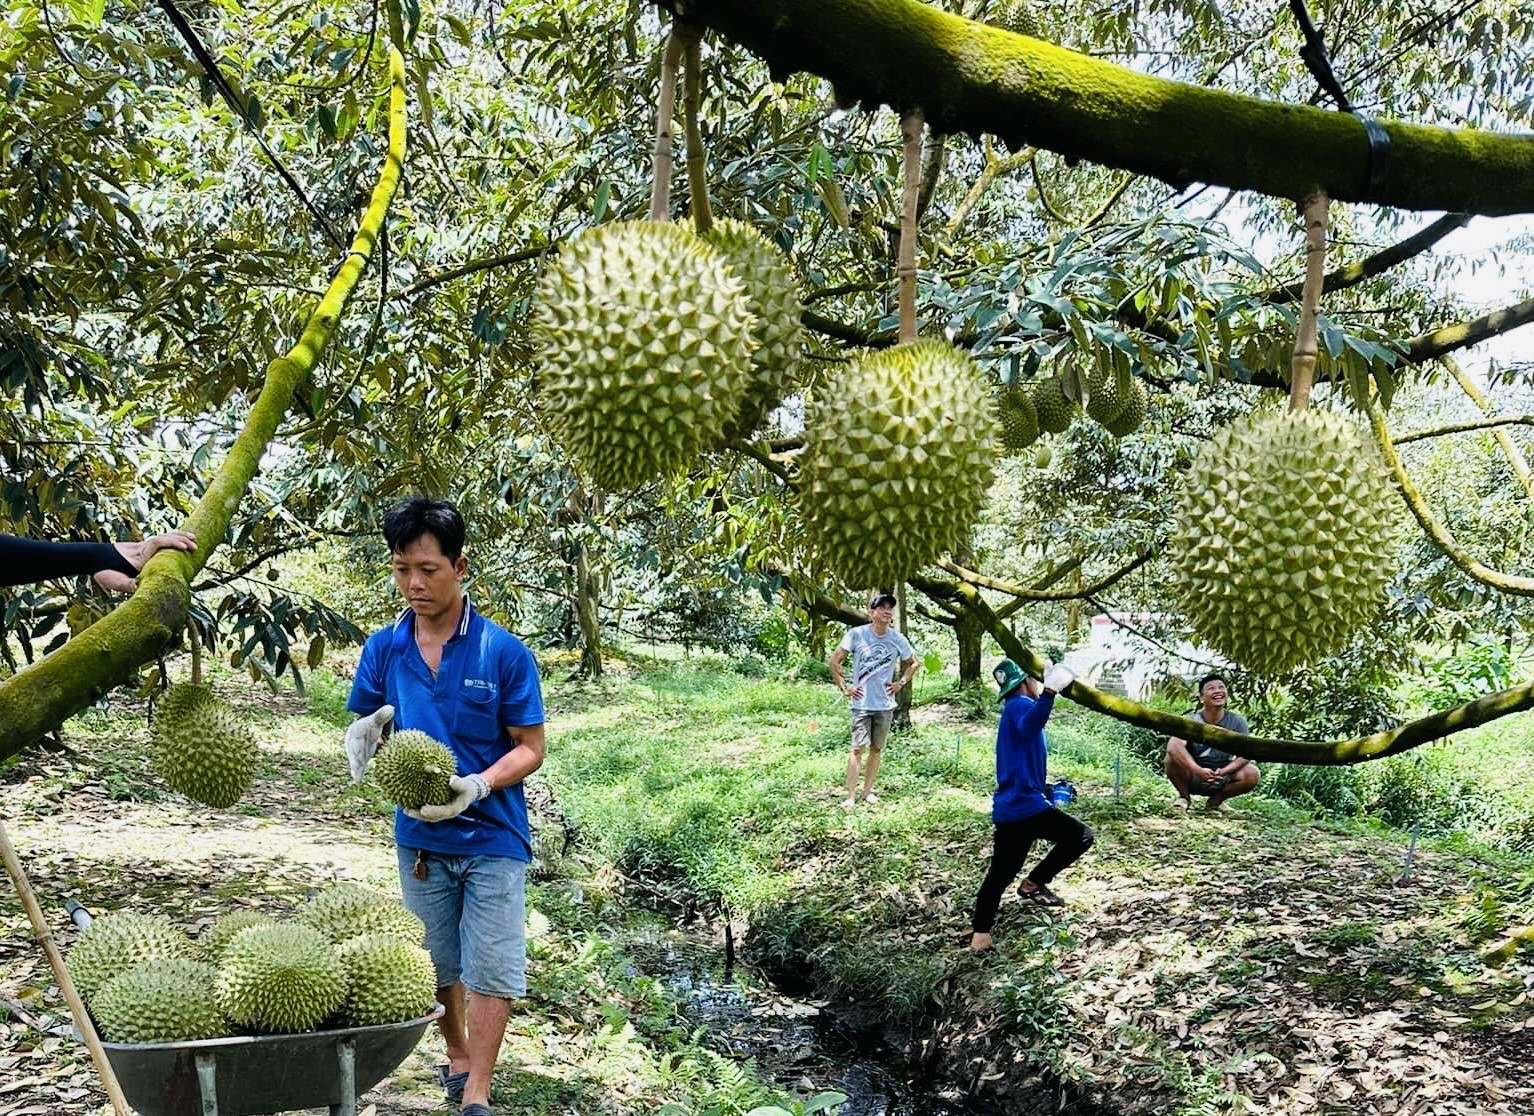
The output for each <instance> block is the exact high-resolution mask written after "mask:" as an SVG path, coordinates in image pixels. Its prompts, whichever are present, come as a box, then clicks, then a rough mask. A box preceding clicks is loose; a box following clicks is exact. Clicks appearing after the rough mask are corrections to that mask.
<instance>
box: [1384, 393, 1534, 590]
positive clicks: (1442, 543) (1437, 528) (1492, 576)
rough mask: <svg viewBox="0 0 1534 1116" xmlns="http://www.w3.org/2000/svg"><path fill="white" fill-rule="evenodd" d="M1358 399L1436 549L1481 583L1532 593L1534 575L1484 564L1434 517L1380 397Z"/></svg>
mask: <svg viewBox="0 0 1534 1116" xmlns="http://www.w3.org/2000/svg"><path fill="white" fill-rule="evenodd" d="M1358 402H1359V405H1360V406H1361V407H1363V408H1364V410H1365V413H1367V414H1368V416H1369V425H1370V426H1371V427H1373V428H1374V438H1375V441H1377V442H1378V443H1379V447H1380V453H1381V454H1383V455H1384V458H1385V464H1386V465H1388V466H1389V467H1390V471H1391V473H1393V474H1394V476H1395V482H1396V488H1397V489H1398V490H1400V493H1401V496H1402V497H1403V498H1404V499H1405V500H1406V506H1407V507H1409V508H1410V509H1411V513H1412V515H1413V516H1415V517H1416V519H1417V522H1418V524H1420V525H1421V527H1422V529H1423V530H1424V531H1425V532H1427V535H1428V537H1429V538H1431V539H1432V540H1433V542H1435V543H1436V544H1437V545H1438V549H1439V550H1442V551H1443V552H1444V554H1445V555H1447V556H1448V558H1449V561H1451V562H1453V563H1454V564H1455V565H1456V566H1458V567H1459V568H1460V569H1461V570H1463V571H1464V572H1465V573H1466V574H1468V575H1469V576H1471V577H1473V578H1474V579H1475V580H1476V581H1479V582H1480V583H1481V584H1482V585H1487V586H1490V587H1491V588H1493V589H1496V590H1498V591H1499V592H1503V593H1511V594H1513V595H1514V596H1518V597H1534V578H1530V577H1519V576H1518V575H1516V574H1505V573H1502V572H1500V571H1498V570H1494V569H1492V568H1491V567H1490V566H1487V565H1483V564H1482V563H1480V562H1478V561H1476V560H1475V559H1474V558H1473V557H1471V555H1470V552H1469V551H1467V550H1466V549H1465V548H1464V547H1462V546H1460V545H1459V543H1458V542H1457V541H1455V538H1454V536H1453V535H1451V534H1449V529H1448V528H1447V527H1445V526H1444V525H1443V524H1442V523H1440V522H1438V519H1437V517H1436V516H1434V515H1433V510H1432V509H1431V508H1429V507H1428V506H1427V501H1426V500H1425V499H1423V497H1422V492H1421V491H1420V490H1419V489H1418V488H1417V485H1416V484H1415V482H1413V481H1412V479H1411V477H1410V476H1409V475H1408V474H1407V472H1406V466H1405V465H1403V464H1402V463H1401V455H1400V454H1398V453H1397V452H1396V447H1395V442H1394V441H1392V439H1391V437H1390V427H1389V426H1388V425H1387V424H1386V422H1385V412H1384V410H1383V409H1382V408H1381V407H1380V404H1379V400H1377V399H1375V398H1374V397H1373V396H1372V395H1371V396H1365V397H1364V398H1362V399H1360V400H1359V401H1358Z"/></svg>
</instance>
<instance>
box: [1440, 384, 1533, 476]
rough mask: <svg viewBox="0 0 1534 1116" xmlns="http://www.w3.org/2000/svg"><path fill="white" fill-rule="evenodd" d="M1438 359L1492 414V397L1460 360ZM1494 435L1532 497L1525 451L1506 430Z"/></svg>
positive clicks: (1476, 403)
mask: <svg viewBox="0 0 1534 1116" xmlns="http://www.w3.org/2000/svg"><path fill="white" fill-rule="evenodd" d="M1438 359H1439V361H1440V362H1441V363H1442V364H1443V366H1444V367H1445V368H1447V369H1448V370H1449V375H1451V376H1453V377H1454V380H1455V382H1456V383H1458V384H1459V386H1460V387H1461V388H1462V389H1463V390H1464V392H1465V394H1466V395H1468V396H1469V397H1470V401H1471V402H1472V403H1474V404H1475V405H1476V406H1477V407H1479V408H1480V409H1481V413H1482V414H1483V415H1490V414H1491V413H1492V411H1493V409H1494V408H1493V407H1492V405H1491V399H1490V397H1489V396H1487V394H1486V393H1485V392H1484V391H1482V390H1481V389H1480V388H1479V387H1477V386H1476V383H1475V381H1474V380H1472V379H1471V378H1470V377H1469V376H1467V375H1466V374H1465V370H1464V369H1463V368H1461V367H1460V365H1459V361H1457V360H1455V359H1454V358H1453V357H1451V356H1442V357H1439V358H1438ZM1493 436H1494V437H1495V438H1496V439H1497V445H1499V446H1501V447H1502V452H1503V453H1504V454H1505V455H1506V456H1507V463H1508V464H1509V465H1511V466H1512V468H1513V475H1514V476H1516V477H1517V478H1518V480H1519V482H1520V483H1521V484H1522V485H1523V490H1524V491H1525V492H1527V493H1528V494H1529V495H1530V496H1531V497H1534V475H1531V474H1530V472H1529V462H1528V459H1527V458H1525V457H1524V456H1523V451H1522V450H1520V449H1519V448H1518V445H1517V443H1515V442H1514V441H1513V439H1512V435H1510V434H1508V432H1507V431H1506V430H1498V431H1496V432H1495V434H1494V435H1493Z"/></svg>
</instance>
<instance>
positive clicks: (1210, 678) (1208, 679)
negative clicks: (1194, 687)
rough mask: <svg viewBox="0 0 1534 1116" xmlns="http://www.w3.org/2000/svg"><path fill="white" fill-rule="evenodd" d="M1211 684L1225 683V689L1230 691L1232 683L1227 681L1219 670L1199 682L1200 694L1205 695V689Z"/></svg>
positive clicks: (1211, 672)
mask: <svg viewBox="0 0 1534 1116" xmlns="http://www.w3.org/2000/svg"><path fill="white" fill-rule="evenodd" d="M1211 682H1224V683H1225V688H1226V689H1227V690H1228V689H1230V683H1229V682H1228V681H1226V679H1225V676H1224V675H1223V674H1221V673H1220V672H1219V671H1217V670H1212V671H1210V672H1209V673H1208V674H1206V675H1204V677H1202V678H1200V679H1199V680H1198V692H1199V693H1203V692H1204V687H1205V686H1207V685H1209V683H1211Z"/></svg>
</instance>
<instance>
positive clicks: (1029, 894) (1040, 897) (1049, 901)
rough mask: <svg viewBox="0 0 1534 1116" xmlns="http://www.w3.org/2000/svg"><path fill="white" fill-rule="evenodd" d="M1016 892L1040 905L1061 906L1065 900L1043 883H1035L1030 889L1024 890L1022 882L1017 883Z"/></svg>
mask: <svg viewBox="0 0 1534 1116" xmlns="http://www.w3.org/2000/svg"><path fill="white" fill-rule="evenodd" d="M1017 893H1018V894H1019V895H1021V896H1022V897H1023V898H1024V899H1028V900H1031V901H1032V902H1034V903H1037V904H1038V905H1039V906H1041V907H1063V906H1065V900H1064V899H1062V898H1060V897H1059V896H1058V895H1056V894H1055V893H1054V892H1053V891H1050V890H1049V888H1047V887H1045V886H1044V885H1043V884H1035V885H1034V889H1033V890H1032V891H1025V890H1024V889H1023V885H1022V884H1018V885H1017Z"/></svg>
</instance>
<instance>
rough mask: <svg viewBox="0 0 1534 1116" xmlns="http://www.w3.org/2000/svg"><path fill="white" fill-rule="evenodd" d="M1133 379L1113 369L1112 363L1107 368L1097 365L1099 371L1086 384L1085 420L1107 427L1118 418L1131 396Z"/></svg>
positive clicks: (1125, 373) (1120, 370) (1121, 370)
mask: <svg viewBox="0 0 1534 1116" xmlns="http://www.w3.org/2000/svg"><path fill="white" fill-rule="evenodd" d="M1133 384H1134V378H1133V377H1132V376H1131V375H1130V374H1129V373H1128V372H1127V371H1125V370H1123V369H1115V368H1114V367H1113V363H1112V361H1108V362H1107V367H1103V366H1102V365H1099V371H1098V372H1097V374H1096V375H1094V376H1093V377H1092V379H1091V380H1090V381H1088V383H1087V405H1086V412H1087V418H1089V419H1091V420H1092V421H1093V422H1095V423H1097V424H1098V425H1100V426H1107V425H1108V424H1109V423H1110V422H1112V421H1113V420H1114V419H1116V418H1118V417H1119V415H1120V414H1122V413H1123V410H1124V408H1125V406H1126V405H1128V403H1129V397H1130V395H1131V394H1133V390H1134V389H1133Z"/></svg>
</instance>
